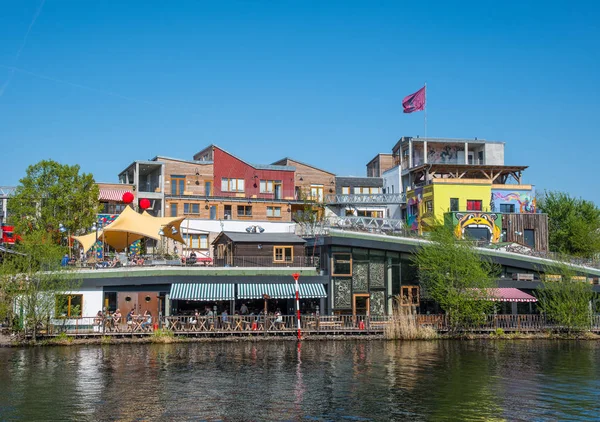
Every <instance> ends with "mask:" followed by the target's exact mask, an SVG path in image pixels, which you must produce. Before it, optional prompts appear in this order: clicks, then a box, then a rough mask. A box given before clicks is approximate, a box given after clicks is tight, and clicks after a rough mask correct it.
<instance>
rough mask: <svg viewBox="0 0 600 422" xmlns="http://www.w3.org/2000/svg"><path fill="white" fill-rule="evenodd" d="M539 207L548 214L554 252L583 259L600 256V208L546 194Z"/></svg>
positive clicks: (551, 244) (550, 240)
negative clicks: (599, 254)
mask: <svg viewBox="0 0 600 422" xmlns="http://www.w3.org/2000/svg"><path fill="white" fill-rule="evenodd" d="M537 205H538V208H539V209H540V210H541V211H542V212H544V213H546V214H548V236H549V244H550V250H551V251H554V252H559V253H562V254H567V255H574V256H579V257H583V258H591V257H593V256H594V255H597V254H598V253H600V209H599V208H598V207H597V206H596V205H595V204H594V203H593V202H591V201H587V200H585V199H581V198H573V197H571V196H570V195H569V194H567V193H563V192H553V191H546V192H544V194H543V195H542V196H541V197H540V198H538V199H537Z"/></svg>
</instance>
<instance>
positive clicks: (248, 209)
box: [237, 205, 252, 217]
mask: <svg viewBox="0 0 600 422" xmlns="http://www.w3.org/2000/svg"><path fill="white" fill-rule="evenodd" d="M237 213H238V217H252V205H238V207H237Z"/></svg>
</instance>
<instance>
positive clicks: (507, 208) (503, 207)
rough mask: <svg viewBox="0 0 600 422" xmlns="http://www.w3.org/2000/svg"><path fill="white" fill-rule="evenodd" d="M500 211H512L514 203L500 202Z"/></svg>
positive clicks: (513, 210)
mask: <svg viewBox="0 0 600 422" xmlns="http://www.w3.org/2000/svg"><path fill="white" fill-rule="evenodd" d="M500 212H506V213H514V212H515V204H500Z"/></svg>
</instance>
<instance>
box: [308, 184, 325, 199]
mask: <svg viewBox="0 0 600 422" xmlns="http://www.w3.org/2000/svg"><path fill="white" fill-rule="evenodd" d="M310 198H311V199H312V200H313V201H317V202H323V185H310Z"/></svg>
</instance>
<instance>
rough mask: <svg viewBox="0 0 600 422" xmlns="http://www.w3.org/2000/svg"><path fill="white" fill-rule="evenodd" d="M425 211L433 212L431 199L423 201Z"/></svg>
mask: <svg viewBox="0 0 600 422" xmlns="http://www.w3.org/2000/svg"><path fill="white" fill-rule="evenodd" d="M425 212H433V201H425Z"/></svg>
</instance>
